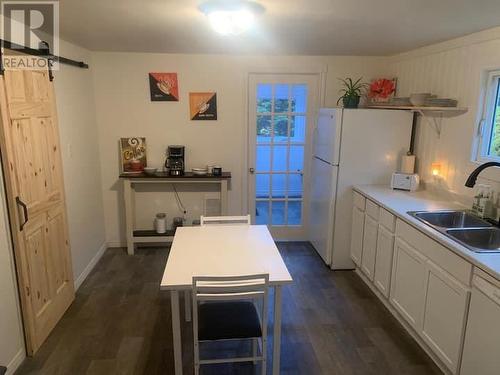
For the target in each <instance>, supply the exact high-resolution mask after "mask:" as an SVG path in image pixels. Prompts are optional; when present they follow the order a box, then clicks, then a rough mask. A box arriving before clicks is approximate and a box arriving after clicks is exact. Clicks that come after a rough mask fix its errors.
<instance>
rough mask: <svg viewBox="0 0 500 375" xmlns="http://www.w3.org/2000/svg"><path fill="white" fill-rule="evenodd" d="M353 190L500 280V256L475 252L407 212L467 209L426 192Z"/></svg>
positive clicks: (380, 187)
mask: <svg viewBox="0 0 500 375" xmlns="http://www.w3.org/2000/svg"><path fill="white" fill-rule="evenodd" d="M354 190H355V191H357V192H359V193H361V194H362V195H364V196H366V197H367V198H369V199H370V200H372V201H374V202H375V203H377V204H378V205H379V206H381V207H383V208H385V209H386V210H388V211H390V212H391V213H393V214H394V215H396V216H397V217H399V218H400V219H401V220H404V221H405V222H407V223H408V224H410V225H411V226H413V227H415V228H416V229H418V230H419V231H421V232H422V233H425V234H426V235H428V236H429V237H431V238H432V239H434V240H435V241H437V242H439V243H440V244H442V245H443V246H445V247H447V248H448V249H450V250H451V251H453V252H454V253H456V254H457V255H459V256H460V257H462V258H464V259H466V260H468V261H469V262H471V263H472V264H473V265H474V266H476V267H478V268H480V269H482V270H483V271H485V272H487V273H488V274H490V275H491V276H493V277H494V278H496V279H497V280H499V281H500V253H493V254H486V253H474V252H472V251H470V250H469V249H467V248H466V247H465V246H462V245H460V244H459V243H458V242H455V241H453V240H452V239H450V238H448V237H446V236H445V235H444V234H442V233H440V232H438V231H437V230H435V229H433V228H432V227H430V226H428V225H426V224H424V223H422V222H421V221H419V220H417V219H416V218H414V217H412V216H410V215H409V214H408V213H407V212H408V211H426V210H446V209H467V208H468V207H466V206H463V205H461V204H460V203H457V202H453V201H450V200H446V199H444V198H443V197H442V196H439V195H437V194H435V193H432V192H430V191H425V190H424V191H417V192H406V191H399V190H392V189H391V188H390V187H388V186H383V185H358V186H354Z"/></svg>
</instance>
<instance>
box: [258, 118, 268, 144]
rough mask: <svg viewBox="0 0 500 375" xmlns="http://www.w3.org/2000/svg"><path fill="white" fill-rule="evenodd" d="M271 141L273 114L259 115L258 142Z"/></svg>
mask: <svg viewBox="0 0 500 375" xmlns="http://www.w3.org/2000/svg"><path fill="white" fill-rule="evenodd" d="M270 142H271V116H269V115H258V116H257V143H270Z"/></svg>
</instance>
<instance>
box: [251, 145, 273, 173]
mask: <svg viewBox="0 0 500 375" xmlns="http://www.w3.org/2000/svg"><path fill="white" fill-rule="evenodd" d="M256 151H257V153H256V160H255V170H256V171H257V172H269V171H270V170H271V146H257V148H256Z"/></svg>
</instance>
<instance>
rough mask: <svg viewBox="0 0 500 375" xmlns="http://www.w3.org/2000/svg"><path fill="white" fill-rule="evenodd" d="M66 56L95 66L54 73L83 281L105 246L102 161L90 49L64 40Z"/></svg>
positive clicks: (77, 271)
mask: <svg viewBox="0 0 500 375" xmlns="http://www.w3.org/2000/svg"><path fill="white" fill-rule="evenodd" d="M61 55H62V56H65V57H68V58H71V59H74V60H77V61H85V62H87V63H88V64H89V65H90V69H89V70H87V69H81V68H77V67H72V66H69V65H64V64H60V70H59V71H56V72H54V76H55V80H54V84H55V90H56V100H57V110H58V116H59V133H60V138H61V149H62V159H63V168H64V183H65V189H66V202H67V208H68V222H69V232H70V241H71V255H72V260H73V273H74V277H75V281H76V284H77V286H79V285H80V284H81V282H82V281H83V279H84V278H85V277H86V275H87V274H88V272H89V271H90V269H91V267H92V266H93V265H94V264H95V262H96V260H97V259H98V257H99V256H100V255H101V254H102V252H103V251H104V243H105V230H104V214H103V200H102V184H101V163H100V158H99V145H98V144H99V142H98V139H97V138H98V132H97V123H96V115H95V101H94V87H93V80H92V58H91V54H90V52H89V51H87V50H85V49H83V48H80V47H77V46H75V45H73V44H70V43H66V42H64V41H61Z"/></svg>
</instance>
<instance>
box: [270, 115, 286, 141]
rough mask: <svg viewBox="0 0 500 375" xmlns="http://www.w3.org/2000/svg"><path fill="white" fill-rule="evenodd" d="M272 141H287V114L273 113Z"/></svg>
mask: <svg viewBox="0 0 500 375" xmlns="http://www.w3.org/2000/svg"><path fill="white" fill-rule="evenodd" d="M273 130H274V134H273V136H274V142H287V141H288V116H286V115H274V122H273Z"/></svg>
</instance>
